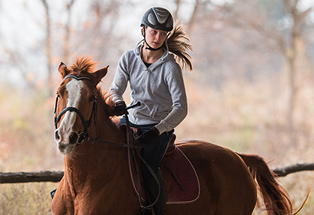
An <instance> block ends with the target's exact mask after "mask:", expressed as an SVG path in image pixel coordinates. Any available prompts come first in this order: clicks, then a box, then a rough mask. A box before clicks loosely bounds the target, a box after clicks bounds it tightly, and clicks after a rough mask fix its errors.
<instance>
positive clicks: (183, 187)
mask: <svg viewBox="0 0 314 215" xmlns="http://www.w3.org/2000/svg"><path fill="white" fill-rule="evenodd" d="M124 129H125V128H124ZM131 131H132V133H133V135H130V136H131V137H134V136H136V135H137V129H135V128H132V129H131ZM175 139H176V136H175V135H173V137H172V139H171V142H170V144H169V147H168V150H167V152H166V154H165V156H164V158H163V161H162V163H161V166H160V170H161V173H162V176H163V178H164V183H165V187H166V191H167V204H186V203H191V202H194V201H195V200H197V199H198V197H199V195H200V183H199V179H198V176H197V173H196V171H195V169H194V167H193V165H192V163H191V162H190V161H189V159H188V158H187V157H186V156H185V154H184V153H183V152H182V151H181V150H180V149H179V148H178V147H177V146H176V145H175V144H174V142H175ZM133 141H134V140H131V142H133ZM132 150H133V149H132V148H128V162H129V171H130V176H131V180H132V184H133V188H134V190H135V192H136V194H137V195H140V197H141V199H142V200H143V201H144V202H148V198H147V194H146V191H145V188H144V185H143V182H144V180H143V177H142V175H141V171H140V169H141V168H140V165H141V160H140V158H139V156H134V154H136V153H134V152H132ZM139 182H140V183H139Z"/></svg>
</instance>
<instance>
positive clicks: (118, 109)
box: [113, 101, 126, 116]
mask: <svg viewBox="0 0 314 215" xmlns="http://www.w3.org/2000/svg"><path fill="white" fill-rule="evenodd" d="M125 108H126V104H125V102H124V101H120V102H117V103H116V105H115V106H114V108H113V111H114V115H116V116H121V115H123V114H125V112H126V109H125Z"/></svg>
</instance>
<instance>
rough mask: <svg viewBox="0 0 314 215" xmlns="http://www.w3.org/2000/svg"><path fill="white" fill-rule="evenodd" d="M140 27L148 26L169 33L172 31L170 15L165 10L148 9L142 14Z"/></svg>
mask: <svg viewBox="0 0 314 215" xmlns="http://www.w3.org/2000/svg"><path fill="white" fill-rule="evenodd" d="M141 26H149V27H151V28H154V29H157V30H163V31H171V30H172V29H173V19H172V15H171V13H170V12H169V11H168V10H167V9H165V8H162V7H153V8H150V9H149V10H148V11H146V13H145V14H144V16H143V18H142V22H141Z"/></svg>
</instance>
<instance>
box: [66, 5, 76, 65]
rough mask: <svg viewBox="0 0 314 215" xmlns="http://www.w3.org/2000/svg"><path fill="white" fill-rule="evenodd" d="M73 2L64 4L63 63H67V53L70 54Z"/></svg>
mask: <svg viewBox="0 0 314 215" xmlns="http://www.w3.org/2000/svg"><path fill="white" fill-rule="evenodd" d="M74 2H75V0H70V1H69V2H68V3H67V4H66V13H67V21H66V23H65V37H64V46H63V61H64V62H69V59H68V58H69V53H70V50H69V49H70V38H71V36H70V33H71V18H72V6H73V5H74Z"/></svg>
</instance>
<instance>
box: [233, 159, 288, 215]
mask: <svg viewBox="0 0 314 215" xmlns="http://www.w3.org/2000/svg"><path fill="white" fill-rule="evenodd" d="M239 156H240V157H241V158H242V159H243V161H244V162H245V163H246V165H247V166H248V167H249V168H250V170H251V173H252V175H253V178H254V179H255V180H256V182H257V185H258V186H259V190H260V192H261V194H262V197H263V200H264V204H265V207H266V210H267V214H268V215H287V214H293V205H292V202H291V199H290V197H289V195H288V193H287V192H286V191H285V190H284V188H283V187H282V186H280V185H279V184H278V183H277V181H276V179H275V173H273V172H272V171H271V170H270V169H269V167H268V165H267V164H266V163H265V161H264V160H263V158H261V157H259V156H257V155H243V154H239Z"/></svg>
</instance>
